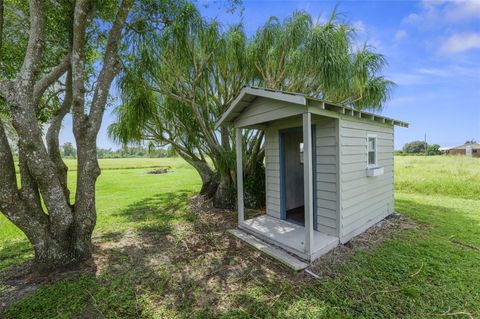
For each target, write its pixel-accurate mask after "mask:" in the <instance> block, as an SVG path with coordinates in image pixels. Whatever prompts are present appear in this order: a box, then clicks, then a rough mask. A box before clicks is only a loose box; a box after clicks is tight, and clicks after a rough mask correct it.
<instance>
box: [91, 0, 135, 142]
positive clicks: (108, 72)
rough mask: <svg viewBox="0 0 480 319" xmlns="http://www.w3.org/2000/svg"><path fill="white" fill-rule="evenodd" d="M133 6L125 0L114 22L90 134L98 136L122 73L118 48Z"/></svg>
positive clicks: (98, 88) (99, 83)
mask: <svg viewBox="0 0 480 319" xmlns="http://www.w3.org/2000/svg"><path fill="white" fill-rule="evenodd" d="M132 5H133V0H123V1H122V4H121V5H120V8H119V9H118V12H117V16H116V17H115V21H114V22H113V25H112V28H111V29H110V31H109V33H108V40H107V46H106V47H105V56H104V59H103V68H102V71H100V74H99V76H98V81H97V86H96V87H95V93H94V94H93V99H92V106H91V108H90V121H91V125H90V127H91V129H92V131H91V132H90V133H91V134H93V135H95V136H96V135H97V133H98V130H99V129H100V125H101V123H102V117H103V113H104V111H105V105H106V104H107V98H108V94H109V91H110V86H111V84H112V81H113V79H114V78H115V76H116V75H117V74H118V72H119V71H120V63H119V62H118V60H117V55H118V47H119V45H120V38H121V36H122V32H123V26H124V25H125V21H126V20H127V16H128V13H129V11H130V9H131V7H132Z"/></svg>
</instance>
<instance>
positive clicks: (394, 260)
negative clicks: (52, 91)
mask: <svg viewBox="0 0 480 319" xmlns="http://www.w3.org/2000/svg"><path fill="white" fill-rule="evenodd" d="M153 166H171V167H172V172H171V173H168V174H161V175H147V174H146V171H147V170H148V169H147V167H153ZM72 167H73V166H72ZM101 167H102V168H106V169H104V170H103V172H102V175H101V177H100V178H99V181H98V185H97V201H98V224H97V228H96V230H95V239H94V241H95V245H96V253H95V262H96V264H97V268H98V270H97V273H96V274H82V275H80V274H75V275H71V276H69V277H67V278H65V279H62V280H60V281H57V282H56V283H54V284H50V285H45V286H43V287H41V288H39V289H38V290H36V291H35V292H34V293H33V294H31V295H30V296H28V297H26V298H25V299H23V300H21V301H20V302H18V303H16V304H14V305H12V306H10V307H9V308H7V309H6V311H5V312H4V313H3V316H4V317H5V318H71V317H76V318H92V317H93V318H97V317H98V318H321V317H325V318H352V317H363V318H394V317H405V318H478V317H480V200H479V198H480V160H479V159H469V158H460V157H427V158H424V157H396V158H395V178H396V181H395V188H396V195H395V199H396V210H397V211H398V212H400V213H402V214H403V215H406V216H408V217H409V218H411V219H412V220H414V221H415V222H416V224H417V227H415V228H413V229H408V230H403V231H397V232H395V233H394V234H392V236H391V237H390V238H389V239H387V240H386V241H384V242H383V243H382V244H381V245H379V246H377V247H376V248H374V249H371V250H364V251H358V252H357V253H356V254H355V255H354V257H353V258H352V259H351V260H350V261H349V262H348V263H346V264H344V265H339V266H338V270H337V272H336V273H335V276H329V277H322V278H320V279H313V278H312V277H310V276H307V275H305V274H304V273H299V274H293V273H291V272H290V271H289V270H287V269H285V268H283V267H282V266H280V265H278V264H277V263H275V262H273V261H272V260H270V259H269V258H267V257H265V256H263V255H261V254H259V253H258V252H256V251H254V250H252V249H250V248H248V247H245V246H244V245H242V244H240V243H239V242H238V241H236V240H233V239H232V238H230V237H228V236H226V235H225V230H226V229H228V228H229V227H233V226H234V225H235V223H236V215H235V213H233V212H223V213H221V214H219V213H218V212H217V213H215V212H212V213H205V214H193V213H192V212H190V211H189V210H188V209H187V203H188V201H189V198H190V197H191V196H192V195H193V194H194V193H195V191H197V190H198V188H199V186H200V180H199V178H198V176H197V175H196V173H195V172H194V171H193V170H192V169H191V168H190V167H189V166H188V165H187V164H185V163H184V162H182V161H180V160H177V159H175V160H172V159H148V160H147V159H136V160H132V159H128V160H123V159H121V160H119V159H112V160H104V161H101ZM132 167H139V168H132ZM140 167H143V168H140ZM74 175H75V171H74V170H72V172H71V173H70V176H71V177H72V178H71V179H70V181H73V177H74ZM0 229H1V230H2V231H1V232H0V274H1V272H2V271H3V272H4V271H6V270H7V269H8V268H9V267H10V266H12V265H15V264H18V263H20V262H22V261H24V260H26V259H28V258H30V257H31V255H32V253H31V249H30V247H29V245H28V243H27V241H26V239H25V238H24V236H23V235H22V234H21V232H19V231H18V230H17V229H16V228H15V227H14V226H13V225H11V224H10V223H9V222H8V221H6V220H5V219H4V218H3V217H2V216H0ZM2 289H6V287H5V285H3V284H2V283H0V295H1V293H2ZM0 316H1V315H0Z"/></svg>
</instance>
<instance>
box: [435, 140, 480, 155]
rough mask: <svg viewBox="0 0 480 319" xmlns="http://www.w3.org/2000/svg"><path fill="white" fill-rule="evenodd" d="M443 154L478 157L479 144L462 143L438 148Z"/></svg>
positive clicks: (479, 153) (479, 151) (479, 152)
mask: <svg viewBox="0 0 480 319" xmlns="http://www.w3.org/2000/svg"><path fill="white" fill-rule="evenodd" d="M440 151H442V152H443V153H445V154H448V155H466V156H470V157H480V144H478V143H476V144H463V145H460V146H455V147H449V148H446V147H442V148H440Z"/></svg>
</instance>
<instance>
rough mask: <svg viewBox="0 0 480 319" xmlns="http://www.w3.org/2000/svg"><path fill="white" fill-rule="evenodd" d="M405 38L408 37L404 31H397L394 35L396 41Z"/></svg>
mask: <svg viewBox="0 0 480 319" xmlns="http://www.w3.org/2000/svg"><path fill="white" fill-rule="evenodd" d="M407 36H408V33H407V31H405V30H398V31H397V32H396V33H395V40H396V41H400V40H402V39H405V38H406V37H407Z"/></svg>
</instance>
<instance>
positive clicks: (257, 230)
mask: <svg viewBox="0 0 480 319" xmlns="http://www.w3.org/2000/svg"><path fill="white" fill-rule="evenodd" d="M238 227H239V228H240V229H242V230H244V231H246V232H248V233H250V234H252V235H255V236H257V237H259V238H260V239H262V240H264V241H266V242H268V243H271V244H274V245H277V246H279V247H281V248H283V249H285V250H286V251H288V252H290V253H292V254H294V255H297V256H298V257H301V258H303V259H305V260H307V261H314V260H315V259H317V258H318V257H320V256H322V255H324V254H326V253H327V252H329V251H330V250H331V249H333V248H335V247H336V246H337V245H338V243H339V240H338V238H337V237H333V236H329V235H326V234H323V233H321V232H318V231H314V232H313V242H312V252H311V253H310V254H307V253H305V227H303V226H300V225H297V224H293V223H290V222H287V221H285V220H281V219H278V218H275V217H271V216H268V215H262V216H258V217H255V218H252V219H247V220H245V221H244V222H243V223H241V224H239V226H238Z"/></svg>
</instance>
